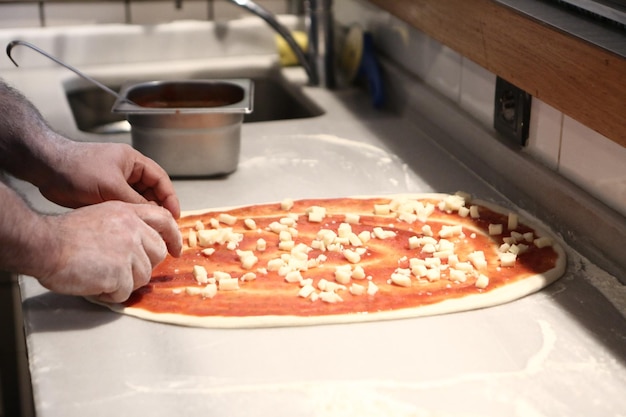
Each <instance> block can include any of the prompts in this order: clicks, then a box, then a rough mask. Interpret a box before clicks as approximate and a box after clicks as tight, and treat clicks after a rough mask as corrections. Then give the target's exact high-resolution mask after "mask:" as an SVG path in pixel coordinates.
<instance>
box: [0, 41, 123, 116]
mask: <svg viewBox="0 0 626 417" xmlns="http://www.w3.org/2000/svg"><path fill="white" fill-rule="evenodd" d="M17 45H22V46H27V47H29V48H31V49H32V50H34V51H37V52H39V53H40V54H42V55H43V56H45V57H47V58H49V59H51V60H53V61H54V62H56V63H57V64H59V65H61V66H63V67H65V68H67V69H68V70H70V71H72V72H73V73H75V74H76V75H78V76H79V77H81V78H83V79H85V80H87V81H89V82H90V83H93V84H95V85H96V86H98V87H99V88H101V89H102V90H104V91H106V92H107V93H109V94H111V95H112V96H114V97H115V98H117V99H119V100H124V101H127V102H130V103H131V104H134V103H132V101H130V100H128V99H126V98H122V97H121V96H120V95H119V94H118V93H117V92H115V91H113V90H111V89H110V88H109V87H107V86H106V85H104V84H102V83H101V82H100V81H97V80H95V79H93V78H91V77H90V76H89V75H87V74H85V73H83V72H81V71H79V70H78V69H76V68H74V67H73V66H71V65H69V64H66V63H65V62H63V61H60V60H59V59H57V58H55V57H53V56H52V55H50V54H48V53H47V52H45V51H43V50H41V49H39V48H38V47H36V46H35V45H33V44H32V43H29V42H26V41H21V40H14V41H11V42H9V44H8V45H7V55H8V57H9V59H10V60H11V62H13V64H15V66H16V67H19V65H18V64H17V62H15V60H14V59H13V57H11V51H12V50H13V48H14V47H15V46H17Z"/></svg>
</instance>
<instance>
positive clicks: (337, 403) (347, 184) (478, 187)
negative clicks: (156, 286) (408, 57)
mask: <svg viewBox="0 0 626 417" xmlns="http://www.w3.org/2000/svg"><path fill="white" fill-rule="evenodd" d="M138 65H139V64H138ZM133 68H135V67H133V66H132V65H131V66H128V67H127V68H126V69H125V70H128V71H130V70H132V69H133ZM91 69H93V70H94V72H95V73H98V72H99V71H101V73H106V72H107V71H109V70H110V69H109V68H108V67H106V66H105V67H101V68H97V67H94V68H91ZM135 69H136V68H135ZM160 69H161V70H167V66H165V67H161V68H160ZM138 71H139V70H138ZM3 77H4V78H5V79H6V80H7V81H9V82H10V83H12V84H13V85H14V86H16V87H17V88H19V89H21V90H22V91H24V92H25V93H26V94H27V95H28V96H29V97H30V98H31V99H33V101H34V102H35V104H36V105H37V106H38V107H39V108H40V110H41V111H42V113H43V114H44V116H46V117H47V118H48V120H49V121H50V123H51V124H52V125H53V126H54V127H56V128H58V129H61V130H63V131H64V132H65V133H67V134H68V135H70V136H71V137H74V138H76V139H78V140H93V137H92V136H89V135H87V134H84V133H81V132H79V131H77V130H76V128H75V127H73V124H72V122H71V119H70V117H69V114H68V113H67V112H68V111H69V110H68V109H67V105H66V104H65V101H64V98H63V92H62V89H61V87H60V84H61V83H60V81H61V80H63V79H65V77H67V73H66V72H63V70H60V69H56V68H47V69H31V70H23V71H12V72H9V73H8V74H6V75H4V76H3ZM44 86H45V87H44ZM307 93H308V94H309V95H310V97H311V98H312V99H313V100H315V101H316V102H317V103H318V104H319V105H320V106H321V107H322V108H324V109H325V110H326V114H325V115H323V116H320V117H317V118H311V119H300V120H291V121H276V122H264V123H256V124H245V125H244V126H243V130H242V150H241V160H240V164H239V168H238V170H237V171H236V172H234V173H233V174H232V175H230V176H228V177H225V178H219V179H205V180H183V181H175V184H174V185H175V187H176V190H177V192H178V193H179V197H180V200H181V204H182V208H183V209H184V210H192V209H198V208H205V207H212V206H224V205H234V204H250V203H259V202H265V201H279V200H282V199H283V198H285V197H291V198H304V197H332V196H345V195H358V194H377V193H397V192H431V191H437V192H454V191H457V190H464V191H468V192H470V193H472V194H474V195H476V196H479V197H480V198H482V199H487V200H492V201H495V202H498V203H500V204H508V203H507V200H506V198H505V197H504V196H502V195H500V194H498V193H496V192H495V191H494V190H493V188H492V187H491V186H490V185H489V184H488V183H487V182H485V181H484V180H482V179H481V178H480V177H478V176H477V175H476V174H474V173H473V170H472V169H471V167H467V166H465V165H463V164H461V163H460V162H459V161H458V160H457V159H455V158H454V157H452V156H451V155H450V154H449V153H447V152H446V151H445V150H444V149H443V148H441V147H440V146H439V145H438V144H437V143H436V141H434V140H433V138H432V137H429V136H427V135H425V134H424V133H423V131H422V130H420V129H418V128H417V127H416V125H415V124H414V122H413V121H412V118H411V117H407V115H404V116H398V115H395V114H392V113H389V112H384V111H376V110H373V109H372V108H371V106H370V105H369V100H368V99H367V97H366V95H365V94H364V93H362V92H359V91H355V90H339V91H336V92H329V91H325V90H318V89H307ZM118 140H121V141H128V140H129V138H128V136H124V135H122V136H120V137H119V138H118ZM15 184H16V186H17V187H18V188H20V189H21V190H22V191H23V193H24V194H25V195H26V197H27V198H28V199H29V200H30V201H31V202H32V204H33V205H34V206H35V207H36V208H38V209H41V210H46V211H59V210H60V209H59V208H58V207H56V206H54V205H52V204H50V203H48V202H46V201H45V200H44V199H43V198H42V197H41V196H40V195H39V194H38V192H37V190H35V189H33V188H32V187H31V186H29V185H27V184H24V183H21V182H15ZM568 254H569V265H568V270H567V273H566V275H565V276H564V277H563V278H561V279H560V280H559V281H557V282H556V283H555V284H553V285H551V286H550V287H548V288H546V289H545V290H543V291H541V292H539V293H536V294H533V295H531V296H528V297H525V298H523V299H521V300H519V301H516V302H512V303H509V304H505V305H502V306H497V307H493V308H489V309H483V310H477V311H470V312H465V313H457V314H449V315H444V316H436V317H426V318H418V319H409V320H397V321H387V322H377V323H365V324H354V325H328V326H314V327H300V328H276V329H256V330H255V329H246V330H212V329H196V328H184V327H177V326H172V325H165V324H159V323H152V322H147V321H142V320H139V319H136V318H132V317H126V316H120V315H117V314H115V313H112V312H110V311H108V310H106V309H104V308H101V307H99V306H95V305H92V304H89V303H88V302H86V301H84V300H82V299H81V298H77V297H69V296H62V295H57V294H53V293H50V292H48V291H46V290H45V289H43V288H42V287H41V286H39V285H38V284H37V283H36V281H34V280H33V279H32V278H29V277H22V278H21V280H20V286H21V291H22V297H23V308H24V315H25V330H26V337H27V343H28V356H29V361H30V370H31V375H32V384H33V391H34V399H35V408H36V412H37V415H38V416H39V417H53V416H59V417H72V416H81V417H82V416H85V415H87V416H91V417H97V416H111V415H122V416H124V415H151V416H172V415H181V416H183V415H184V416H195V415H203V416H207V415H208V416H226V415H228V416H253V415H254V416H264V415H271V416H294V415H298V416H316V417H317V416H325V417H327V416H328V417H332V416H342V417H344V416H389V415H393V416H439V415H446V416H478V415H480V416H502V415H506V416H528V417H536V416H554V415H567V416H589V415H604V416H609V415H612V416H617V415H623V413H624V411H625V410H626V396H624V392H626V372H625V370H626V321H625V318H624V314H623V313H624V311H623V310H622V311H620V308H617V307H616V306H614V304H613V303H611V302H610V300H608V299H607V298H606V297H605V296H604V295H603V293H608V292H611V291H622V293H621V294H622V295H623V294H624V293H623V289H622V287H621V286H620V285H619V284H613V282H614V279H613V278H611V277H610V276H608V274H606V273H605V272H604V271H602V270H601V269H599V268H597V267H595V266H594V265H592V264H590V263H589V262H587V261H586V260H584V259H583V258H582V257H580V256H579V255H578V254H576V253H575V252H574V251H571V250H569V251H568Z"/></svg>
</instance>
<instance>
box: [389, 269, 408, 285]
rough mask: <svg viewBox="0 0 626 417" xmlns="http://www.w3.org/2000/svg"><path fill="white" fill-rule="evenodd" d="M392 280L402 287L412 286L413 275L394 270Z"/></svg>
mask: <svg viewBox="0 0 626 417" xmlns="http://www.w3.org/2000/svg"><path fill="white" fill-rule="evenodd" d="M391 282H392V283H393V284H395V285H398V286H400V287H410V286H411V277H410V276H408V275H406V274H403V273H399V272H394V273H392V274H391Z"/></svg>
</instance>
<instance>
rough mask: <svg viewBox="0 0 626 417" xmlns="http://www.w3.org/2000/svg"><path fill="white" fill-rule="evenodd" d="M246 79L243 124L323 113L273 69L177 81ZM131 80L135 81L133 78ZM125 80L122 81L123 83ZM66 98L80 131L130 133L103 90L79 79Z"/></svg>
mask: <svg viewBox="0 0 626 417" xmlns="http://www.w3.org/2000/svg"><path fill="white" fill-rule="evenodd" d="M233 73H234V74H235V75H234V76H236V77H238V78H250V79H252V80H253V82H254V100H253V109H254V110H253V112H252V113H250V114H246V115H244V120H243V122H244V123H258V122H266V121H273V120H288V119H302V118H310V117H317V116H320V115H322V114H324V111H323V110H322V109H321V108H320V107H319V106H317V105H316V104H315V103H314V102H313V101H311V100H310V99H309V98H308V97H307V96H306V95H305V94H304V93H303V91H302V90H301V89H300V88H299V87H298V86H295V85H292V84H290V83H289V82H288V81H287V80H285V79H283V78H281V76H280V72H279V71H277V70H276V69H267V70H265V71H259V70H255V69H253V70H251V71H246V70H245V69H241V68H238V69H237V70H236V71H234V72H233V71H230V70H223V69H222V70H220V71H208V70H207V71H197V72H194V73H191V74H181V75H180V76H179V77H178V79H216V78H232V77H233ZM162 75H163V76H162V77H159V76H158V75H157V74H150V75H149V76H146V77H143V79H144V80H158V79H159V80H160V79H172V78H176V77H175V76H173V75H172V74H162ZM132 78H133V80H136V79H138V78H139V77H137V76H136V75H134V76H133V77H132ZM100 81H101V82H103V83H104V84H106V85H107V86H108V87H110V88H111V89H113V90H115V91H119V90H120V88H121V85H122V84H123V82H122V81H121V79H117V80H112V81H109V82H107V81H106V80H102V79H101V80H100ZM124 81H125V80H124ZM65 91H66V97H67V100H68V103H69V106H70V108H71V111H72V115H73V117H74V120H75V122H76V126H77V127H78V129H80V130H81V131H83V132H89V133H96V134H117V133H128V132H130V125H129V123H128V122H127V121H126V118H125V115H124V114H116V113H112V112H111V108H112V107H113V104H114V102H115V98H114V97H113V96H111V95H110V94H108V93H106V92H105V91H103V90H101V89H99V88H98V87H95V86H93V85H91V84H85V83H83V82H82V80H80V79H79V80H75V82H73V83H69V84H68V85H66V86H65Z"/></svg>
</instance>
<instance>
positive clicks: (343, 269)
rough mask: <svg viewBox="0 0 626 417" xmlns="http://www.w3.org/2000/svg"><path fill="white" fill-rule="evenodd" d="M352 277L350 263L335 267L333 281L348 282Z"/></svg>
mask: <svg viewBox="0 0 626 417" xmlns="http://www.w3.org/2000/svg"><path fill="white" fill-rule="evenodd" d="M351 278H352V268H351V266H350V265H341V266H337V267H335V281H337V282H338V283H340V284H344V285H345V284H348V283H350V279H351Z"/></svg>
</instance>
